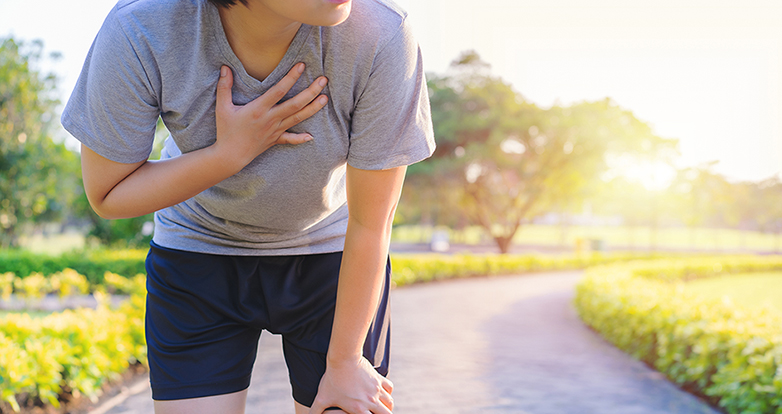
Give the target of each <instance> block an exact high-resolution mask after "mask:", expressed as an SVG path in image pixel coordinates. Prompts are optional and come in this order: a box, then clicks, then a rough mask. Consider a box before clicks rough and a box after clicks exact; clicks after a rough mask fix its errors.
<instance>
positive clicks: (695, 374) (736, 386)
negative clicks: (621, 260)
mask: <svg viewBox="0 0 782 414" xmlns="http://www.w3.org/2000/svg"><path fill="white" fill-rule="evenodd" d="M769 270H782V258H778V257H720V258H699V259H680V260H661V261H654V262H648V263H638V262H636V263H631V264H624V265H614V266H602V267H597V268H593V269H589V270H588V271H587V274H586V276H585V277H584V279H583V280H582V282H581V283H580V284H579V285H578V287H577V289H576V298H575V305H576V308H577V309H578V312H579V314H580V316H581V318H582V319H583V320H584V321H585V322H586V323H587V324H588V325H590V326H591V327H593V328H594V329H595V330H597V331H598V332H599V333H601V334H602V335H603V336H604V337H606V339H608V340H609V341H611V342H612V343H614V344H615V345H616V346H618V347H619V348H621V349H623V350H624V351H626V352H628V353H630V354H631V355H632V356H634V357H635V358H638V359H640V360H643V361H645V362H646V363H648V364H649V365H651V366H654V367H655V368H656V369H658V370H659V371H661V372H663V373H665V374H666V375H667V376H668V377H669V378H670V379H671V380H673V381H675V382H676V383H678V384H680V385H682V386H685V387H687V388H689V389H693V390H695V391H696V392H698V393H701V394H702V395H705V396H707V397H708V398H711V399H712V402H716V403H717V404H719V406H721V407H723V408H724V409H725V410H726V411H727V412H729V413H743V414H750V413H757V414H761V413H782V314H780V313H779V312H777V311H775V310H773V309H768V308H764V309H758V310H754V309H743V308H740V307H737V306H734V305H732V304H731V303H728V302H722V301H716V300H709V299H705V298H700V297H698V296H696V295H694V294H692V293H688V292H686V291H685V290H684V289H683V286H682V283H684V281H686V280H689V279H693V278H702V277H711V276H715V275H721V274H730V273H746V272H752V271H769Z"/></svg>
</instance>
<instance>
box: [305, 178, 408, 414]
mask: <svg viewBox="0 0 782 414" xmlns="http://www.w3.org/2000/svg"><path fill="white" fill-rule="evenodd" d="M405 171H406V167H397V168H393V169H390V170H382V171H366V170H359V169H356V168H352V167H348V169H347V194H348V209H349V211H350V216H349V219H348V231H347V235H346V238H345V250H344V254H343V256H342V267H341V270H340V275H339V284H338V290H337V305H336V311H335V316H334V328H333V331H332V334H331V342H330V344H329V351H328V357H327V363H326V374H325V375H324V376H323V379H322V380H321V384H320V388H319V390H318V396H317V397H316V399H315V402H314V403H313V406H312V410H311V411H310V413H311V414H321V413H322V412H323V410H324V409H325V408H328V407H331V406H338V407H340V408H342V409H343V410H344V411H346V412H348V413H350V414H353V413H366V412H367V410H370V411H371V412H372V413H375V414H386V413H391V409H392V407H393V400H392V398H391V392H392V390H393V385H392V384H391V382H390V381H389V380H387V379H386V378H383V377H382V376H380V374H378V373H377V372H376V371H375V370H374V368H372V365H371V364H370V363H369V361H367V360H366V359H365V358H364V357H363V355H362V348H363V344H364V340H365V338H366V335H367V332H368V331H369V326H370V324H371V321H372V318H373V316H374V313H375V309H376V308H377V304H378V301H379V299H380V293H381V291H382V283H383V279H384V277H385V267H386V259H387V257H388V244H389V240H390V237H391V225H392V222H393V219H394V212H395V211H396V206H397V203H398V201H399V195H400V193H401V191H402V182H403V180H404V176H405ZM367 396H370V397H367Z"/></svg>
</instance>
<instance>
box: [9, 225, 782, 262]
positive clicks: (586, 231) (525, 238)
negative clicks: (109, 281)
mask: <svg viewBox="0 0 782 414" xmlns="http://www.w3.org/2000/svg"><path fill="white" fill-rule="evenodd" d="M434 230H435V229H434V228H432V227H427V226H397V227H395V228H394V232H393V235H392V240H393V241H395V242H403V243H428V242H429V240H430V239H431V237H432V232H433V231H434ZM445 230H446V231H448V233H449V235H450V241H451V243H459V244H481V243H487V244H493V243H494V242H493V241H492V240H491V238H489V237H488V236H487V235H486V233H485V231H484V230H483V229H482V228H480V227H476V226H473V227H467V228H465V229H463V230H453V229H445ZM590 239H599V240H603V241H604V242H605V244H606V246H607V248H609V249H611V248H616V249H638V250H651V249H652V248H653V247H654V246H655V245H656V248H659V249H674V250H677V249H696V250H716V251H730V252H737V251H753V252H759V251H762V252H773V251H782V237H775V236H774V235H773V234H763V233H759V232H753V231H740V230H731V229H707V228H696V229H687V228H662V229H659V230H658V231H657V232H653V231H651V229H649V228H648V227H629V226H568V227H562V226H543V225H534V224H530V225H526V226H524V227H522V228H521V229H520V230H519V232H518V233H516V237H515V238H514V242H515V243H516V244H519V245H534V246H548V247H564V248H573V249H574V248H575V246H576V243H577V241H578V240H582V241H583V240H590ZM22 247H23V248H24V249H25V250H29V251H32V252H35V253H47V254H52V255H57V254H60V253H63V252H67V251H70V250H74V249H81V248H83V247H85V238H84V235H82V234H80V233H78V232H73V231H72V232H67V233H63V234H54V235H49V236H43V235H40V234H39V235H31V236H27V237H23V238H22Z"/></svg>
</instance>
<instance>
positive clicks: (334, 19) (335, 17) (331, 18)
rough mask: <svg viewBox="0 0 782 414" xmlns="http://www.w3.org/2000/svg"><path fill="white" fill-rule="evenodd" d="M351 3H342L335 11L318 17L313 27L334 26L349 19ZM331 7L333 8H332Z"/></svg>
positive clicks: (349, 1)
mask: <svg viewBox="0 0 782 414" xmlns="http://www.w3.org/2000/svg"><path fill="white" fill-rule="evenodd" d="M352 3H353V2H352V1H351V0H348V1H346V2H344V3H341V4H339V5H337V7H336V9H332V10H331V11H330V12H329V13H327V14H326V15H325V16H320V18H319V19H317V20H319V21H318V22H317V23H315V24H313V25H314V26H336V25H338V24H340V23H342V22H344V21H345V20H347V19H348V17H350V10H351V6H352ZM332 7H333V6H332Z"/></svg>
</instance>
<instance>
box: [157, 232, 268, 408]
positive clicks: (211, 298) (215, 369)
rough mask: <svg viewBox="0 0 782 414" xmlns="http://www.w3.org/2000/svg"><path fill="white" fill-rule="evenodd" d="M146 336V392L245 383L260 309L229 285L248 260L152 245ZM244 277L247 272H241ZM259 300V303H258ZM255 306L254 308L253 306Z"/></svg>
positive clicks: (206, 390)
mask: <svg viewBox="0 0 782 414" xmlns="http://www.w3.org/2000/svg"><path fill="white" fill-rule="evenodd" d="M146 266H147V312H146V318H145V323H146V338H147V349H148V360H149V369H150V383H151V385H152V397H153V399H155V400H180V399H188V398H199V397H207V396H214V395H221V394H230V393H235V392H238V391H241V390H243V389H246V388H247V387H248V386H249V384H250V373H251V372H252V366H253V364H254V362H255V356H256V350H257V345H258V338H259V335H260V329H261V328H262V325H263V323H264V322H263V319H264V315H263V314H262V312H260V311H253V310H252V309H251V308H248V307H247V306H241V305H240V304H239V302H241V301H239V300H237V297H238V295H237V291H239V290H246V289H252V288H253V286H254V284H255V282H254V281H252V280H249V281H248V280H245V279H248V278H246V277H242V275H243V274H245V273H247V272H245V270H246V269H244V267H248V268H249V269H253V270H254V266H250V265H249V264H245V263H244V262H243V261H242V260H240V261H238V262H237V260H236V258H233V257H231V256H217V255H205V254H199V253H192V252H183V251H178V250H172V249H165V248H161V247H159V246H156V245H153V246H152V247H151V249H150V253H149V255H148V256H147V263H146ZM249 274H250V277H249V279H252V274H253V273H252V272H249ZM258 307H261V308H262V306H258ZM259 312H260V313H259Z"/></svg>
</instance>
